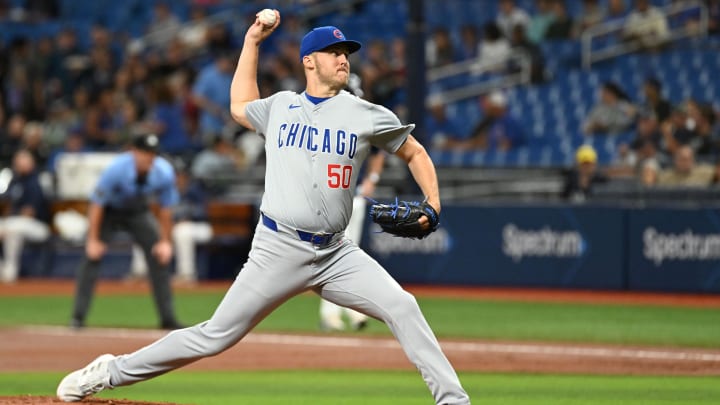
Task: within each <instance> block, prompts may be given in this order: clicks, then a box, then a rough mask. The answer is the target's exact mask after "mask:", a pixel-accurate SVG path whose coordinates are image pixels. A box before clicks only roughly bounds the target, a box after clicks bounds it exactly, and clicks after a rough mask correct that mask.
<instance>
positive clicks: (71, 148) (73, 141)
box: [45, 132, 88, 173]
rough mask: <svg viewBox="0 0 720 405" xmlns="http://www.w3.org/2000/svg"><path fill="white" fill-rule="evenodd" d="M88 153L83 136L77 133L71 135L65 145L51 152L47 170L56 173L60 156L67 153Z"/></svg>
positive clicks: (46, 166)
mask: <svg viewBox="0 0 720 405" xmlns="http://www.w3.org/2000/svg"><path fill="white" fill-rule="evenodd" d="M87 151H88V149H87V148H86V147H85V141H84V140H83V137H82V135H80V134H79V133H77V132H73V133H69V134H68V135H67V137H65V144H64V145H62V146H61V147H58V148H54V149H52V150H51V151H50V156H49V157H48V161H47V164H46V165H45V169H46V170H47V171H48V172H50V173H55V170H56V168H57V162H58V159H59V158H60V156H62V155H63V154H65V153H82V152H87Z"/></svg>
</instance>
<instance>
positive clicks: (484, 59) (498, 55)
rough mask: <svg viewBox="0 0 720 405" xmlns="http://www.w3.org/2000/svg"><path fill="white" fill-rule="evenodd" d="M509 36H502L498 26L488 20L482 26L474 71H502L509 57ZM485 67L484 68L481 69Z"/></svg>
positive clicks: (477, 72)
mask: <svg viewBox="0 0 720 405" xmlns="http://www.w3.org/2000/svg"><path fill="white" fill-rule="evenodd" d="M509 38H510V37H509V36H508V37H505V36H503V34H502V32H501V31H500V28H499V27H498V26H497V24H495V23H494V22H492V21H491V22H488V23H486V24H485V26H484V27H483V37H482V41H481V42H480V50H479V51H478V53H479V54H480V57H479V58H478V65H477V66H476V68H475V70H474V72H475V73H476V74H479V73H487V72H496V73H497V72H503V71H505V69H506V68H507V60H508V58H509V57H510V53H511V47H510V40H509ZM481 66H482V67H485V69H481Z"/></svg>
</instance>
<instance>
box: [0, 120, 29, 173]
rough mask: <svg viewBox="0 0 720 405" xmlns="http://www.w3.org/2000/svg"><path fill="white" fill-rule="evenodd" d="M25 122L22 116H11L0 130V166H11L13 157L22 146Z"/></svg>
mask: <svg viewBox="0 0 720 405" xmlns="http://www.w3.org/2000/svg"><path fill="white" fill-rule="evenodd" d="M26 122H27V120H26V119H25V116H24V115H22V114H13V115H11V116H10V118H9V119H8V120H7V125H6V126H4V127H2V128H0V131H2V132H1V133H0V166H2V167H8V166H11V165H12V161H13V156H14V155H15V152H16V151H17V150H18V149H20V145H21V144H22V138H23V130H24V129H25V123H26Z"/></svg>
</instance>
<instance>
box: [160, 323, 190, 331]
mask: <svg viewBox="0 0 720 405" xmlns="http://www.w3.org/2000/svg"><path fill="white" fill-rule="evenodd" d="M185 327H186V326H185V325H183V324H181V323H180V322H178V321H163V323H161V324H160V329H165V330H175V329H185Z"/></svg>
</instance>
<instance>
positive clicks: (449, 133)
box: [425, 94, 461, 146]
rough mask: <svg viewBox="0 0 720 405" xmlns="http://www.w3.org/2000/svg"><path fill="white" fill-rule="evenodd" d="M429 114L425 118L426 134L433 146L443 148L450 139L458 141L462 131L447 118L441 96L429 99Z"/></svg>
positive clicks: (433, 96) (433, 95) (435, 95)
mask: <svg viewBox="0 0 720 405" xmlns="http://www.w3.org/2000/svg"><path fill="white" fill-rule="evenodd" d="M427 104H428V112H429V114H427V115H426V117H425V133H426V134H427V137H428V139H430V140H432V142H433V144H435V145H440V146H442V145H443V144H444V143H445V142H446V141H447V139H448V138H452V139H457V138H459V137H460V134H461V133H460V131H459V129H458V128H457V126H456V125H455V123H454V122H452V121H451V120H450V118H448V116H447V111H446V105H445V100H443V97H442V96H441V95H439V94H432V95H430V97H428V102H427Z"/></svg>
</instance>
